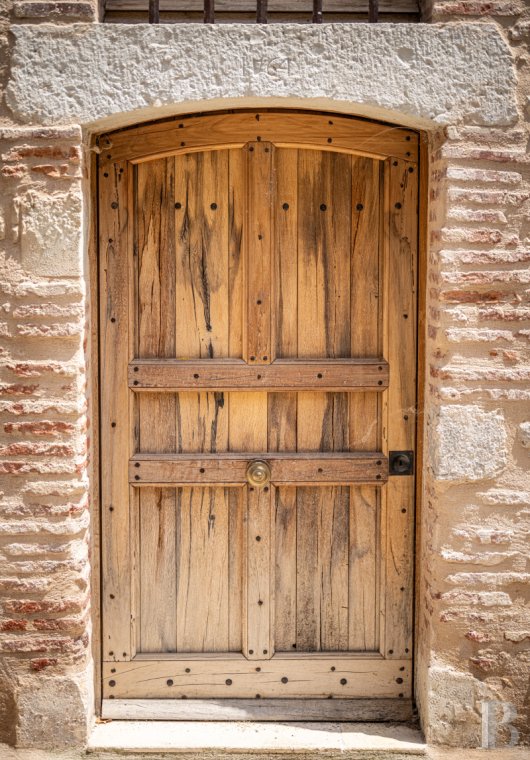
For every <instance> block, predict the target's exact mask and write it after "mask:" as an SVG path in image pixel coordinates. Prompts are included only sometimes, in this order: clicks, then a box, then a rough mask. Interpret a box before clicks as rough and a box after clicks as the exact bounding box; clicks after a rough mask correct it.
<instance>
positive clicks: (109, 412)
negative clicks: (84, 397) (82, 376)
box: [98, 159, 132, 660]
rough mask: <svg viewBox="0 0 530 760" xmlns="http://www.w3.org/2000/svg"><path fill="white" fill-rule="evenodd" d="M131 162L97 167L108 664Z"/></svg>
mask: <svg viewBox="0 0 530 760" xmlns="http://www.w3.org/2000/svg"><path fill="white" fill-rule="evenodd" d="M129 170H130V167H129V165H128V164H127V162H118V163H112V160H107V159H105V160H102V161H101V162H100V164H99V171H98V175H99V176H98V179H99V216H100V225H99V255H100V269H99V285H100V314H99V316H100V319H99V321H100V379H101V385H100V388H101V449H102V452H103V456H102V458H101V502H102V518H101V531H102V549H103V563H102V570H103V576H104V578H105V592H104V595H103V605H102V608H103V636H102V650H103V658H104V659H105V660H128V659H130V657H131V654H132V652H131V627H130V619H131V546H130V542H129V531H130V520H129V485H128V475H127V468H128V466H127V459H128V455H129V454H130V451H129V445H130V433H129V391H128V388H127V364H128V362H129V359H130V358H131V357H130V355H129V350H130V349H129V336H128V334H129V313H128V311H129V310H128V298H129V254H130V251H129V239H128V209H127V201H128V182H129Z"/></svg>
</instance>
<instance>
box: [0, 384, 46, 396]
mask: <svg viewBox="0 0 530 760" xmlns="http://www.w3.org/2000/svg"><path fill="white" fill-rule="evenodd" d="M38 387H39V386H38V385H22V383H0V393H1V394H3V395H5V396H31V395H32V394H33V393H35V391H36V390H37V389H38Z"/></svg>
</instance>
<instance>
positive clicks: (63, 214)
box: [15, 190, 81, 277]
mask: <svg viewBox="0 0 530 760" xmlns="http://www.w3.org/2000/svg"><path fill="white" fill-rule="evenodd" d="M15 204H16V206H17V207H18V211H19V214H20V249H21V264H22V266H23V268H24V269H25V270H26V271H28V272H32V273H34V274H38V275H43V276H45V277H65V276H75V275H79V274H80V260H81V255H80V245H81V196H80V195H79V194H78V193H76V192H72V191H70V192H68V193H51V194H50V193H43V192H40V191H38V190H28V191H27V192H25V193H24V194H23V195H22V196H19V197H18V198H17V199H16V200H15Z"/></svg>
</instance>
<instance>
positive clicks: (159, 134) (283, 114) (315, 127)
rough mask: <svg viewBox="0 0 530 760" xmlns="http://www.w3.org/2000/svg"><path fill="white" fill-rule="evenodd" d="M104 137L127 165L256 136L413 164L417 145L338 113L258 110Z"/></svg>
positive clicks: (406, 135)
mask: <svg viewBox="0 0 530 760" xmlns="http://www.w3.org/2000/svg"><path fill="white" fill-rule="evenodd" d="M257 116H259V120H258V119H257V118H256V117H257ZM105 137H106V138H108V139H109V141H110V143H111V148H110V153H109V155H111V156H112V158H113V160H119V159H120V158H122V157H127V158H129V160H131V161H143V160H149V159H151V158H154V157H155V156H159V157H160V156H163V155H172V154H175V153H177V154H178V153H186V154H189V153H190V152H193V151H197V150H205V149H210V148H219V147H223V148H224V147H227V148H230V147H232V148H237V147H239V148H242V147H243V146H244V145H245V144H246V143H248V142H254V141H256V139H257V137H260V138H261V141H263V142H272V143H273V144H274V145H275V146H277V147H301V148H303V147H306V148H312V149H315V148H316V149H318V150H323V151H332V152H335V151H337V152H341V151H345V152H351V153H353V154H355V155H366V156H370V157H372V158H378V159H381V160H383V159H386V158H388V157H389V156H396V157H398V158H403V159H407V160H409V161H417V158H418V145H419V137H418V133H417V132H414V131H413V130H410V129H404V128H402V127H395V126H391V125H388V124H379V123H377V122H370V121H365V120H362V119H355V118H353V117H348V116H341V115H338V114H333V116H332V117H331V118H330V116H329V114H318V113H299V112H296V111H286V110H283V111H277V112H274V111H264V110H261V111H260V110H259V109H256V110H252V111H246V112H238V113H217V114H210V115H208V116H181V117H178V118H177V119H170V120H168V121H163V122H157V123H155V124H149V125H143V126H140V127H137V128H135V129H129V130H126V131H125V132H112V133H109V134H108V135H105ZM330 139H331V141H332V142H331V143H330V142H329V140H330Z"/></svg>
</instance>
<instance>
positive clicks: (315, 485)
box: [100, 110, 418, 715]
mask: <svg viewBox="0 0 530 760" xmlns="http://www.w3.org/2000/svg"><path fill="white" fill-rule="evenodd" d="M180 124H182V126H179V125H180ZM408 138H410V139H408ZM330 139H331V142H328V140H330ZM111 140H114V142H113V145H112V146H111V148H110V149H109V153H108V154H106V156H111V158H102V159H100V171H101V172H103V174H102V175H101V176H100V183H103V180H105V181H107V180H109V183H108V186H107V188H106V189H104V191H103V193H102V196H101V200H100V204H101V206H100V212H101V216H102V221H101V222H100V249H101V250H100V257H101V262H100V263H101V278H100V288H101V294H102V295H101V298H102V301H101V304H102V305H101V311H100V322H101V326H102V327H101V346H102V352H101V358H102V365H103V368H102V374H101V378H102V381H104V382H105V384H106V389H105V390H103V391H102V399H103V404H102V468H103V473H104V481H105V483H104V484H103V488H102V500H103V505H104V506H103V520H104V525H103V531H108V533H107V534H106V535H105V533H103V554H104V563H106V565H104V567H108V568H109V575H108V578H107V577H105V588H104V594H103V598H104V600H105V599H106V596H107V594H108V595H109V605H108V606H107V603H106V602H105V609H104V613H105V614H104V616H105V617H106V618H107V619H106V621H105V622H104V639H103V642H104V657H105V658H106V659H107V660H108V661H109V663H112V664H113V665H116V664H117V663H116V662H114V661H115V660H120V659H123V660H124V661H129V662H128V665H129V666H130V669H129V670H125V669H123V670H122V669H118V668H116V669H115V673H114V674H111V673H110V671H109V670H108V669H107V667H106V666H105V668H106V670H105V673H106V679H108V680H107V681H106V683H105V687H104V688H105V695H106V697H109V698H110V697H111V696H112V697H113V699H114V700H116V699H117V700H120V699H133V700H136V699H152V700H159V699H166V700H169V701H171V702H174V701H175V698H176V699H177V700H178V701H181V700H180V699H179V698H180V697H190V698H192V699H198V700H208V699H210V700H221V699H222V700H224V699H234V698H236V699H239V700H241V699H252V700H255V698H256V695H257V694H259V695H260V697H264V698H265V697H266V698H267V699H277V698H279V697H281V698H282V699H286V700H294V699H295V698H299V699H306V700H314V699H317V698H329V697H330V696H332V697H333V699H332V700H329V701H330V702H335V701H336V700H337V701H341V700H342V701H344V699H345V698H346V700H348V699H350V700H356V699H359V698H362V697H367V696H371V697H373V698H374V699H383V700H386V699H391V700H393V699H397V700H403V701H404V702H403V703H405V702H406V701H408V697H409V696H410V695H411V693H412V689H411V683H410V662H409V659H410V657H411V651H412V644H411V632H412V627H411V626H412V621H411V618H412V606H411V600H412V567H413V543H412V539H413V522H412V520H413V510H414V501H413V499H414V492H413V480H414V479H413V478H411V477H401V478H389V477H388V459H387V456H386V455H387V452H388V449H407V450H408V449H410V450H413V449H414V444H415V440H414V429H415V419H414V417H415V400H416V395H415V393H416V390H415V356H416V332H415V310H416V300H415V299H416V296H415V290H416V274H415V271H416V270H415V267H416V248H417V165H416V163H415V158H416V155H417V154H416V151H417V144H418V141H417V135H416V134H415V133H414V132H411V131H410V130H400V129H397V128H393V127H388V128H387V127H381V125H378V124H375V123H370V122H363V121H360V120H352V119H350V118H348V117H339V116H337V117H336V116H332V117H330V116H329V115H323V114H317V113H312V114H304V113H294V112H290V111H286V112H281V113H280V112H278V111H276V112H275V111H259V112H258V111H255V110H249V111H246V112H239V113H232V114H223V113H217V114H212V115H206V116H202V117H183V118H182V119H181V120H172V121H166V122H160V123H158V124H151V125H145V126H142V127H138V128H135V129H132V130H127V132H122V133H114V134H112V135H111ZM181 143H183V144H182V145H181ZM330 147H331V150H330V149H329V148H330ZM210 148H211V149H210ZM372 149H373V150H372ZM120 151H123V153H120ZM127 151H128V153H127ZM387 151H388V152H387ZM406 153H410V154H411V155H410V156H408V157H407V156H406ZM120 155H129V157H131V158H132V163H130V164H129V163H124V164H123V165H122V164H119V163H117V162H116V156H118V157H119V156H120ZM388 156H390V158H388ZM148 158H149V160H148ZM405 158H408V159H410V160H405ZM382 159H385V160H384V161H383V160H382ZM122 170H123V171H122ZM127 171H132V172H133V173H134V174H133V175H131V176H132V177H133V180H132V181H130V182H128V181H127V180H126V176H127ZM113 172H114V173H113ZM105 175H107V176H105ZM124 183H125V184H124ZM102 187H103V188H105V186H104V184H102ZM108 206H110V212H109V214H110V215H109V214H107V215H106V209H107V207H108ZM124 208H125V210H126V212H127V213H126V215H125V216H124V215H123V209H124ZM105 215H106V216H105ZM109 241H112V243H111V242H109ZM115 325H116V326H117V327H115ZM124 336H125V337H124ZM103 418H106V419H107V420H110V421H111V422H115V423H116V424H115V426H113V425H112V424H110V426H109V424H108V423H107V428H106V427H105V422H104V419H103ZM122 425H123V429H120V428H121V427H122ZM115 442H116V443H117V445H115ZM255 459H264V460H265V461H266V462H267V463H268V464H269V466H270V468H271V481H270V482H269V483H267V484H266V487H265V488H263V487H262V488H257V487H255V486H252V485H250V484H249V483H248V481H247V467H248V465H249V463H250V462H251V461H252V460H255ZM127 470H128V471H127ZM109 497H110V498H112V500H113V501H111V502H108V503H107V500H108V498H109ZM116 501H117V502H118V506H117V505H116V503H114V502H116ZM105 504H107V506H109V507H110V506H112V507H113V511H112V512H111V511H110V509H109V511H108V514H106V515H105ZM116 513H117V514H116ZM105 521H106V522H105ZM111 555H112V556H111ZM115 589H118V590H120V589H121V590H123V591H124V594H123V595H122V594H121V593H120V599H119V601H118V600H117V599H116V594H115ZM115 612H116V613H117V614H116V615H115V616H114V617H112V619H111V613H112V615H114V613H115ZM131 626H132V627H131ZM105 635H107V639H105ZM111 640H112V641H113V643H114V642H117V643H116V645H115V647H114V648H112V647H109V645H108V642H109V641H111ZM136 650H137V651H136ZM110 652H112V654H110ZM135 652H136V657H135V659H132V658H133V657H134V655H135ZM401 668H404V670H401ZM110 681H114V682H115V685H111V684H110ZM258 701H259V700H258ZM333 709H334V708H331V707H330V711H331V712H333ZM338 709H339V708H337V710H338ZM344 709H345V708H344ZM177 712H178V710H177ZM228 712H229V711H228ZM331 712H330V714H331ZM339 713H340V710H339ZM219 714H220V715H221V714H222V711H221V712H220V713H219ZM225 714H226V713H225ZM267 714H273V709H272V707H271V712H270V713H267ZM292 714H293V715H295V714H296V709H295V708H293V711H292Z"/></svg>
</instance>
